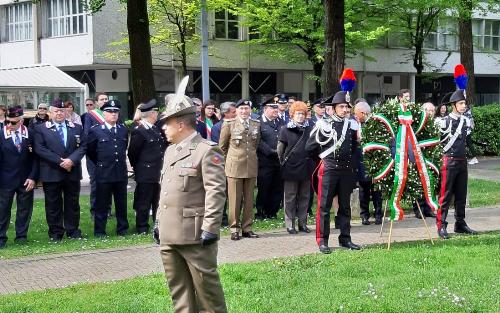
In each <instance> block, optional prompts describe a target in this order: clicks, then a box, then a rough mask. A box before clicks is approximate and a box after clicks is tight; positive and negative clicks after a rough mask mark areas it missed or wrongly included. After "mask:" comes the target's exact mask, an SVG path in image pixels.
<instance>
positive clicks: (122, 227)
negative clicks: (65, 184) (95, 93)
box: [87, 100, 128, 237]
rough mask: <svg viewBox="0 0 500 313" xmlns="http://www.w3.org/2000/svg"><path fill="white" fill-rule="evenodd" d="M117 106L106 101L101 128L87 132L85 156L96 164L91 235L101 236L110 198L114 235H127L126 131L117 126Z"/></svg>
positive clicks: (113, 102)
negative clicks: (94, 202) (114, 227)
mask: <svg viewBox="0 0 500 313" xmlns="http://www.w3.org/2000/svg"><path fill="white" fill-rule="evenodd" d="M120 108H121V104H120V102H119V101H118V100H110V101H108V102H106V103H105V104H104V105H103V106H102V107H101V110H102V112H103V116H104V124H103V125H95V126H94V127H92V128H91V129H90V131H89V135H88V146H87V155H88V157H89V159H90V160H91V161H92V162H94V164H95V165H96V171H95V180H96V187H97V189H96V207H95V219H94V221H95V223H94V236H95V237H104V236H107V234H106V223H107V218H108V205H109V204H110V203H111V197H113V198H114V202H115V211H116V221H117V224H116V233H117V235H119V236H124V235H126V234H127V230H128V220H127V180H128V175H127V144H128V131H127V128H126V127H125V126H124V125H122V124H118V123H117V122H118V114H119V112H120Z"/></svg>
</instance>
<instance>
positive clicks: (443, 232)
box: [438, 226, 450, 239]
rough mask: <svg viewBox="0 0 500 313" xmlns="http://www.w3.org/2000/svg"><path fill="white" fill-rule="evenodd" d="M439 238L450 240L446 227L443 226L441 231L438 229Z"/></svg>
mask: <svg viewBox="0 0 500 313" xmlns="http://www.w3.org/2000/svg"><path fill="white" fill-rule="evenodd" d="M438 236H439V238H441V239H449V238H450V236H449V235H448V232H447V231H446V226H441V228H440V229H438Z"/></svg>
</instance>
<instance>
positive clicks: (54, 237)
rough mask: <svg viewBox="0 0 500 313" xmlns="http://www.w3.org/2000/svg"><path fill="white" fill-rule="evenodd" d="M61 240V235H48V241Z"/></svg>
mask: <svg viewBox="0 0 500 313" xmlns="http://www.w3.org/2000/svg"><path fill="white" fill-rule="evenodd" d="M61 240H62V236H60V235H54V236H52V237H50V241H52V242H60V241H61Z"/></svg>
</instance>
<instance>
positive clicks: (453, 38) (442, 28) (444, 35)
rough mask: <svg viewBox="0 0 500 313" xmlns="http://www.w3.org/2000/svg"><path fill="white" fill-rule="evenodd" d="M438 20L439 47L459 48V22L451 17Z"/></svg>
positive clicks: (444, 48) (445, 48)
mask: <svg viewBox="0 0 500 313" xmlns="http://www.w3.org/2000/svg"><path fill="white" fill-rule="evenodd" d="M438 22H439V28H438V35H439V37H438V48H439V49H442V50H457V49H458V36H457V29H458V25H457V23H456V22H455V21H453V20H451V19H443V20H439V21H438Z"/></svg>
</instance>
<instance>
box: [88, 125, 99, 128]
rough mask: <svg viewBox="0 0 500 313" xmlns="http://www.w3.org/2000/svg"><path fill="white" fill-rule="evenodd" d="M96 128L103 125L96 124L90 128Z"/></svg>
mask: <svg viewBox="0 0 500 313" xmlns="http://www.w3.org/2000/svg"><path fill="white" fill-rule="evenodd" d="M96 126H101V125H100V124H95V125H92V126H90V128H94V127H96Z"/></svg>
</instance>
